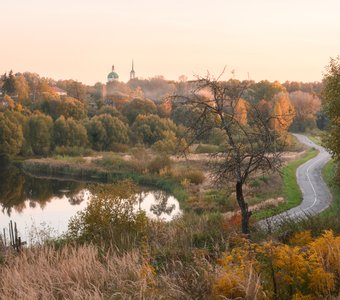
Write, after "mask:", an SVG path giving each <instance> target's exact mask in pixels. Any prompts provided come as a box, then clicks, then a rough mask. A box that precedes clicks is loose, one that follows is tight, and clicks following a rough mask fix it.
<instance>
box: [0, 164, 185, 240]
mask: <svg viewBox="0 0 340 300" xmlns="http://www.w3.org/2000/svg"><path fill="white" fill-rule="evenodd" d="M94 190H95V189H94V188H93V185H90V184H87V183H84V182H77V181H67V180H53V179H48V178H36V177H31V176H28V175H26V174H24V173H23V172H22V171H21V170H20V169H19V168H17V167H15V166H13V165H9V166H7V167H6V168H0V206H1V212H0V229H2V228H7V227H8V223H9V220H10V219H11V220H13V221H15V222H17V224H18V227H19V228H20V229H21V230H24V229H25V230H26V231H27V230H29V229H30V228H31V226H32V224H33V223H34V224H35V226H38V225H39V224H40V223H45V224H48V225H49V226H50V227H51V228H53V229H54V230H56V231H57V232H58V233H59V234H61V233H62V232H64V231H66V230H67V225H68V221H69V219H70V218H71V217H72V216H74V215H75V214H76V213H77V212H78V211H79V210H82V209H84V208H85V207H86V205H87V203H88V201H89V200H90V198H91V196H92V193H93V191H94ZM136 199H137V201H136V205H135V209H136V210H138V209H142V210H144V211H145V212H146V215H147V216H148V217H149V218H153V219H157V220H164V221H169V220H171V219H173V218H174V217H175V216H177V215H180V214H181V210H180V207H179V203H178V201H177V200H176V199H175V198H174V197H172V196H171V195H169V194H168V193H166V192H163V191H150V190H149V191H142V192H140V193H138V194H137V195H136Z"/></svg>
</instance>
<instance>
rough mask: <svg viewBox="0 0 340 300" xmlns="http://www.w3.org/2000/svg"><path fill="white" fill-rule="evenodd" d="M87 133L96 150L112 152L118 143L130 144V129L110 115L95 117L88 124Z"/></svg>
mask: <svg viewBox="0 0 340 300" xmlns="http://www.w3.org/2000/svg"><path fill="white" fill-rule="evenodd" d="M87 132H88V137H89V140H90V142H91V144H92V147H93V148H94V149H95V150H112V149H113V148H114V145H115V144H117V143H120V144H126V143H128V142H129V134H128V132H129V131H128V127H127V126H126V125H125V124H124V123H123V122H122V121H121V120H119V119H118V118H116V117H112V116H110V115H108V114H103V115H99V116H95V117H93V118H92V119H91V120H90V122H89V123H88V124H87Z"/></svg>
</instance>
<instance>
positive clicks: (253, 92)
mask: <svg viewBox="0 0 340 300" xmlns="http://www.w3.org/2000/svg"><path fill="white" fill-rule="evenodd" d="M285 91H286V89H285V87H283V86H282V85H281V84H280V83H279V82H278V81H274V82H270V81H268V80H262V81H260V82H257V83H253V84H251V85H250V87H249V90H248V92H247V93H246V95H248V97H247V99H248V100H250V101H251V102H252V103H255V104H256V103H258V102H259V101H260V100H262V99H265V100H267V101H272V100H274V96H275V95H276V94H277V93H280V92H285Z"/></svg>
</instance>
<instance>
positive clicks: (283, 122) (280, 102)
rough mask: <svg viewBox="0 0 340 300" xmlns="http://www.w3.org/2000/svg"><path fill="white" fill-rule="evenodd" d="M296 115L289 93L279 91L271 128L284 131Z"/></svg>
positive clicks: (275, 101) (275, 98)
mask: <svg viewBox="0 0 340 300" xmlns="http://www.w3.org/2000/svg"><path fill="white" fill-rule="evenodd" d="M294 117H295V110H294V106H293V104H292V103H291V101H290V99H289V96H288V94H287V93H279V94H277V95H276V96H275V97H274V107H273V111H272V113H271V118H270V127H271V129H273V130H275V131H277V132H279V133H284V132H285V131H287V130H288V128H289V126H290V125H291V124H292V122H293V120H294Z"/></svg>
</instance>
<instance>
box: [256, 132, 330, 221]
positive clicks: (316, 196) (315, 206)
mask: <svg viewBox="0 0 340 300" xmlns="http://www.w3.org/2000/svg"><path fill="white" fill-rule="evenodd" d="M295 136H296V137H297V139H298V140H299V141H300V142H301V143H304V144H306V145H308V146H310V147H314V148H316V149H317V150H319V154H318V155H317V156H316V157H314V158H312V159H311V160H309V161H307V162H305V163H304V164H303V165H301V166H300V167H299V168H298V169H297V170H296V178H297V182H298V184H299V186H300V189H301V191H302V195H303V200H302V203H301V204H300V205H299V206H296V207H294V208H292V209H290V210H288V211H286V212H283V213H281V214H278V215H276V216H273V217H271V218H268V219H265V220H262V221H260V222H259V225H260V226H261V227H268V226H269V224H270V225H271V226H273V225H279V223H280V222H282V221H283V220H284V219H287V218H292V219H296V218H303V217H306V215H315V214H318V213H320V212H322V211H323V210H325V209H326V208H327V207H328V206H329V205H330V203H331V200H332V196H331V193H330V191H329V189H328V187H327V185H326V183H325V182H324V180H323V178H322V175H321V171H322V168H323V166H324V165H325V164H326V163H327V162H328V161H329V160H330V158H331V156H330V154H329V153H328V152H327V151H326V150H325V148H323V147H321V146H319V145H317V144H315V143H313V142H312V141H311V140H310V139H309V138H307V137H306V136H304V135H302V134H295Z"/></svg>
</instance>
